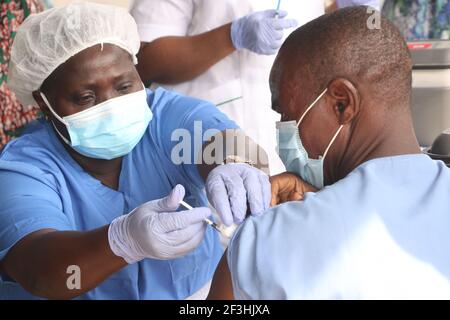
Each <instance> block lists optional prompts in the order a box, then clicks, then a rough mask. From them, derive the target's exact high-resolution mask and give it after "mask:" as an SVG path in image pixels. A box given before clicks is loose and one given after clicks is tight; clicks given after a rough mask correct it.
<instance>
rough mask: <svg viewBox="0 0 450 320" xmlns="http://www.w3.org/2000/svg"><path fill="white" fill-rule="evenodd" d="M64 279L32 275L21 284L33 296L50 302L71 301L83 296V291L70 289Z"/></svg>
mask: <svg viewBox="0 0 450 320" xmlns="http://www.w3.org/2000/svg"><path fill="white" fill-rule="evenodd" d="M66 281H67V279H64V277H62V278H61V277H47V276H42V275H36V274H35V275H30V276H29V277H27V279H26V280H25V281H24V282H23V283H20V284H21V285H22V287H23V288H24V289H25V290H26V291H28V292H29V293H31V294H32V295H34V296H36V297H39V298H43V299H49V300H69V299H74V298H77V297H79V296H80V295H82V294H83V293H84V292H82V290H78V289H74V290H71V289H69V286H68V285H67V283H66Z"/></svg>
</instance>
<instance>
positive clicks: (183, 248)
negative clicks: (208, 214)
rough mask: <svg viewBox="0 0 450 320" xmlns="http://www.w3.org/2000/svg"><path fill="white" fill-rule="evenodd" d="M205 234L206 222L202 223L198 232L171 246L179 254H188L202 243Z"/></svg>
mask: <svg viewBox="0 0 450 320" xmlns="http://www.w3.org/2000/svg"><path fill="white" fill-rule="evenodd" d="M205 234H206V224H203V225H202V226H201V228H200V229H199V232H196V233H194V234H193V235H192V237H190V238H188V239H187V240H186V241H185V242H182V243H179V244H177V245H175V246H173V248H174V250H175V251H177V252H179V253H181V254H185V255H186V254H189V253H190V252H192V251H194V250H195V249H197V247H198V246H199V245H200V244H201V243H202V241H203V239H204V238H205Z"/></svg>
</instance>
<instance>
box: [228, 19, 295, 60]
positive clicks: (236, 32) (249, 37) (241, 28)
mask: <svg viewBox="0 0 450 320" xmlns="http://www.w3.org/2000/svg"><path fill="white" fill-rule="evenodd" d="M276 13H277V11H276V10H266V11H259V12H254V13H251V14H249V15H246V16H245V17H242V18H240V19H237V20H235V21H233V23H232V24H231V40H232V42H233V45H234V47H235V48H236V49H237V50H241V49H248V50H250V51H253V52H255V53H258V54H265V55H272V54H275V53H277V51H278V49H279V48H280V47H281V45H282V43H283V30H284V29H288V28H293V27H296V26H297V21H296V20H294V19H284V18H285V17H286V16H287V14H288V13H287V12H286V11H279V12H278V18H276V17H275V15H276Z"/></svg>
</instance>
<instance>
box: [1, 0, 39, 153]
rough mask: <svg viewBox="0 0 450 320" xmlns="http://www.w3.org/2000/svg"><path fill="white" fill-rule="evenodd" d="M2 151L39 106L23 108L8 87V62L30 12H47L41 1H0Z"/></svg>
mask: <svg viewBox="0 0 450 320" xmlns="http://www.w3.org/2000/svg"><path fill="white" fill-rule="evenodd" d="M0 5H1V7H0V19H1V20H0V32H1V34H0V149H1V148H2V147H3V146H4V145H5V144H6V143H7V142H8V141H10V140H11V139H13V138H15V137H17V136H18V135H20V132H21V129H22V128H23V127H24V125H26V124H28V123H29V122H31V121H33V120H35V119H36V118H37V117H38V114H39V111H38V108H37V107H36V106H22V105H21V104H20V103H19V101H17V99H16V97H15V95H14V93H13V92H11V90H10V89H9V88H8V85H7V83H6V80H7V78H8V63H9V60H10V54H11V45H12V42H13V40H14V36H15V34H16V30H17V28H18V27H19V25H20V24H21V23H22V22H23V20H24V19H25V18H26V17H27V16H29V15H30V14H31V13H36V12H40V11H42V10H44V5H43V3H42V2H41V1H40V0H0Z"/></svg>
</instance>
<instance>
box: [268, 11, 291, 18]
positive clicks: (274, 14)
mask: <svg viewBox="0 0 450 320" xmlns="http://www.w3.org/2000/svg"><path fill="white" fill-rule="evenodd" d="M287 15H288V12H287V11H285V10H275V9H269V10H266V11H264V16H265V17H266V18H278V19H283V18H285V17H286V16H287Z"/></svg>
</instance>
